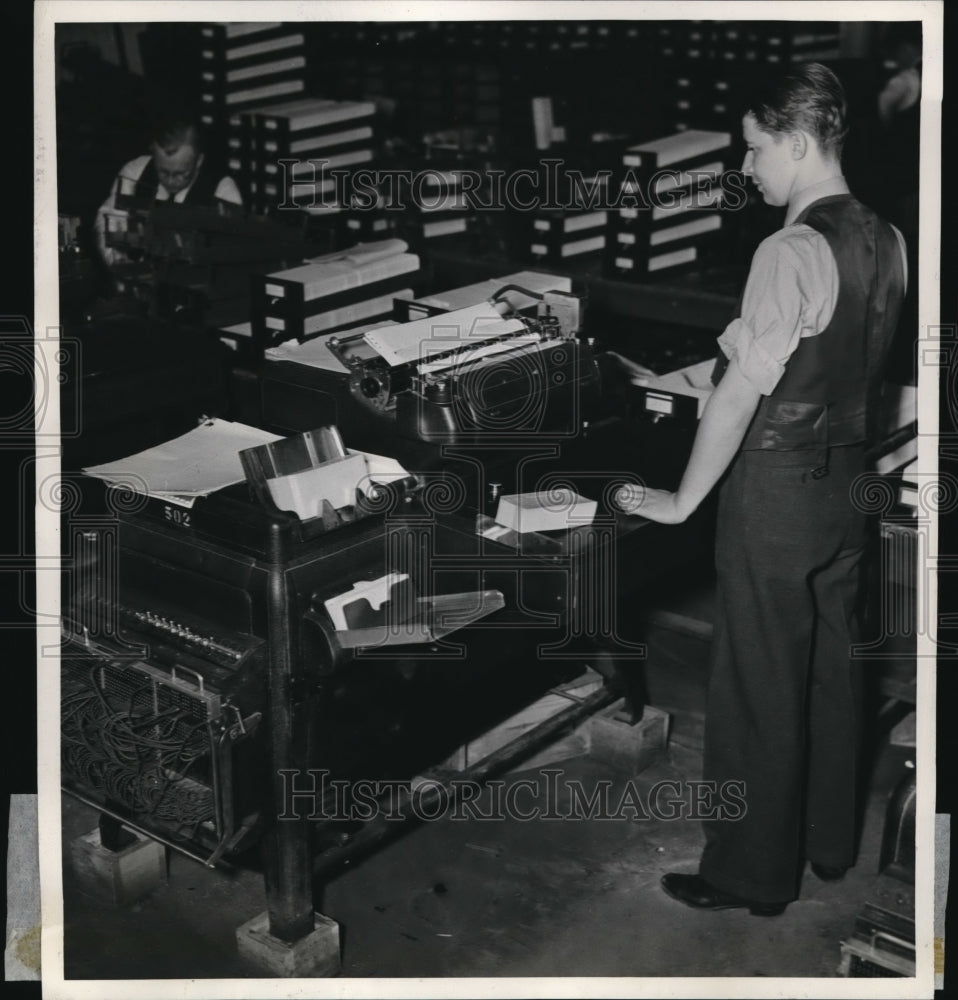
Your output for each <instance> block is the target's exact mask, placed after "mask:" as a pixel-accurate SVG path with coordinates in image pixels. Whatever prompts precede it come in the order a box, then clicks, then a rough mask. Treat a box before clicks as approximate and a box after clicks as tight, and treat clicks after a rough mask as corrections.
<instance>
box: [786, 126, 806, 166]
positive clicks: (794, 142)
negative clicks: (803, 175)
mask: <svg viewBox="0 0 958 1000" xmlns="http://www.w3.org/2000/svg"><path fill="white" fill-rule="evenodd" d="M788 142H789V152H790V153H791V154H792V159H793V160H804V159H805V154H806V153H807V152H808V136H807V135H805V133H804V132H792V133H791V134H790V135H789V137H788Z"/></svg>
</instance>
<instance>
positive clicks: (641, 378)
mask: <svg viewBox="0 0 958 1000" xmlns="http://www.w3.org/2000/svg"><path fill="white" fill-rule="evenodd" d="M606 354H608V356H609V357H610V358H613V359H614V360H615V363H616V364H617V365H618V366H619V368H620V369H621V370H622V371H623V372H624V373H625V374H626V375H627V376H628V379H629V381H630V382H631V383H632V384H633V385H645V384H646V383H647V382H648V381H649V379H653V378H655V372H654V371H652V369H651V368H646V367H645V365H640V364H639V363H638V361H633V360H632V359H631V358H627V357H625V356H624V355H622V354H618V353H617V352H616V351H606Z"/></svg>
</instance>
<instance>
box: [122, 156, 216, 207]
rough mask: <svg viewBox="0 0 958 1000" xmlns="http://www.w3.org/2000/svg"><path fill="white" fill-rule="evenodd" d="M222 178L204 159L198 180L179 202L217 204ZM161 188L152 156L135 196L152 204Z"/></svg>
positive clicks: (185, 203) (196, 204)
mask: <svg viewBox="0 0 958 1000" xmlns="http://www.w3.org/2000/svg"><path fill="white" fill-rule="evenodd" d="M221 179H222V178H220V177H217V176H216V173H215V171H213V170H211V169H210V166H209V164H208V163H207V162H206V161H205V160H204V161H203V164H202V166H201V167H200V169H199V172H198V173H197V175H196V180H194V181H193V184H192V186H191V187H190V189H189V191H187V192H186V197H185V198H184V199H183V201H182V202H179V204H182V205H193V206H196V207H200V206H206V207H213V206H215V205H217V204H218V203H219V201H220V199H219V198H217V197H216V188H217V187H218V186H219V182H220V180H221ZM159 188H160V178H159V177H158V176H157V173H156V163H155V162H154V161H153V157H152V156H151V157H150V161H149V163H147V165H146V166H145V167H144V168H143V173H142V174H140V176H139V179H138V180H137V182H136V185H135V187H134V189H133V197H134V198H135V199H136V201H137V202H138V203H140V204H152V203H153V201H154V200H155V199H156V193H157V191H158V190H159ZM170 201H172V198H171V199H170Z"/></svg>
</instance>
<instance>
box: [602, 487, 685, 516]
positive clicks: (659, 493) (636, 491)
mask: <svg viewBox="0 0 958 1000" xmlns="http://www.w3.org/2000/svg"><path fill="white" fill-rule="evenodd" d="M615 503H616V505H617V506H618V507H619V508H620V509H621V510H622V511H624V512H625V513H626V514H636V515H638V516H639V517H644V518H647V519H648V520H649V521H657V522H658V523H659V524H681V523H682V522H683V521H685V520H686V519H687V518H688V516H689V514H691V513H692V512H691V511H690V510H686V509H685V508H684V505H682V504H681V503H680V502H679V495H678V493H670V492H669V491H668V490H653V489H649V488H648V487H642V486H636V485H633V484H631V483H628V484H626V485H625V486H623V487H622V488H621V489H619V490H618V491H617V492H616V494H615Z"/></svg>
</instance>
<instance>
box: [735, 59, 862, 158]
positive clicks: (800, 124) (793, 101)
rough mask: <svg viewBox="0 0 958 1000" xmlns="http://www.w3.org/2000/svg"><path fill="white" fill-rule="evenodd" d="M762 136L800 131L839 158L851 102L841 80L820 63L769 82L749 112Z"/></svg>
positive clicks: (809, 65)
mask: <svg viewBox="0 0 958 1000" xmlns="http://www.w3.org/2000/svg"><path fill="white" fill-rule="evenodd" d="M746 112H747V113H749V114H751V115H753V116H754V118H755V123H756V125H757V126H758V127H759V129H761V131H763V132H769V133H771V134H772V135H776V136H778V135H784V134H786V133H787V132H793V131H796V130H800V131H802V132H807V133H808V134H809V135H811V136H813V137H814V138H815V140H816V141H817V142H818V145H819V147H820V148H821V149H822V151H823V152H825V153H830V154H832V155H834V156H840V155H841V151H842V145H843V143H844V142H845V136H846V135H847V134H848V125H847V116H848V102H847V101H846V98H845V88H844V87H843V86H842V85H841V82H840V81H839V79H838V77H837V76H835V74H834V73H833V72H832V71H831V70H830V69H829V68H828V67H827V66H823V65H822V64H821V63H808V64H806V65H804V66H801V67H799V68H797V69H794V70H792V71H790V72H789V74H788V75H787V76H781V77H778V78H777V79H774V80H772V81H770V82H769V83H768V84H767V85H766V86H765V87H763V88H761V89H760V90H759V91H758V92H757V93H756V94H755V96H754V97H753V99H752V101H751V102H750V104H749V105H748V107H747V108H746Z"/></svg>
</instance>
